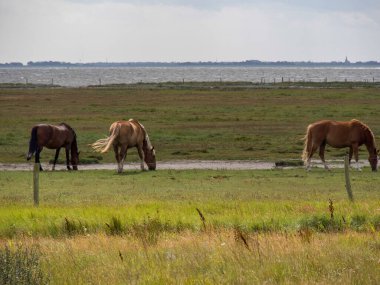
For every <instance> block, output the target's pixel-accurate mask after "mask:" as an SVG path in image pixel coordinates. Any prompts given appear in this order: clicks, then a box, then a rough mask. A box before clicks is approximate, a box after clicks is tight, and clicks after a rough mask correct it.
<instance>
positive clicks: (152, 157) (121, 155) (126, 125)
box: [91, 119, 156, 173]
mask: <svg viewBox="0 0 380 285" xmlns="http://www.w3.org/2000/svg"><path fill="white" fill-rule="evenodd" d="M111 146H112V147H113V149H114V152H115V158H116V161H117V165H118V167H117V172H118V173H121V172H123V166H124V161H125V159H126V156H127V150H128V149H129V148H132V147H136V148H137V151H138V154H139V157H140V160H141V170H145V166H144V162H145V163H146V164H147V166H148V169H149V170H155V169H156V152H155V150H154V147H153V146H152V144H151V142H150V140H149V136H148V133H147V132H146V130H145V127H144V126H143V125H142V124H140V123H139V122H138V121H136V120H134V119H130V120H129V121H117V122H114V123H113V124H112V125H111V126H110V129H109V136H108V137H107V138H105V139H99V140H97V141H96V142H94V143H93V144H91V147H92V148H93V149H94V150H95V151H97V152H101V153H105V152H107V151H108V150H109V149H110V148H111Z"/></svg>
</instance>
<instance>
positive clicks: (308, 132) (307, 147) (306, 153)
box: [302, 125, 312, 164]
mask: <svg viewBox="0 0 380 285" xmlns="http://www.w3.org/2000/svg"><path fill="white" fill-rule="evenodd" d="M303 140H304V149H303V152H302V160H303V162H304V164H306V161H307V160H308V158H309V153H310V151H311V144H312V135H311V125H309V126H308V127H307V129H306V135H305V136H304V137H303Z"/></svg>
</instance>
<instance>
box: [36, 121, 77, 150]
mask: <svg viewBox="0 0 380 285" xmlns="http://www.w3.org/2000/svg"><path fill="white" fill-rule="evenodd" d="M36 127H37V141H38V145H39V146H41V147H47V148H51V149H56V148H59V147H62V146H66V145H69V144H71V142H72V141H73V139H74V136H75V135H74V133H73V132H72V131H71V130H70V129H68V128H67V127H66V126H65V125H58V126H55V125H48V124H39V125H37V126H36Z"/></svg>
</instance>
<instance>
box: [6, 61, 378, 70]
mask: <svg viewBox="0 0 380 285" xmlns="http://www.w3.org/2000/svg"><path fill="white" fill-rule="evenodd" d="M197 66H199V67H213V66H215V67H305V68H307V67H326V68H328V67H344V68H355V67H357V68H360V67H361V68H363V67H367V68H371V67H372V68H373V67H379V68H380V62H378V61H366V62H362V61H358V62H349V61H348V60H346V61H331V62H311V61H259V60H246V61H231V62H227V61H226V62H213V61H199V62H89V63H71V62H61V61H36V62H33V61H29V62H28V63H27V64H23V63H21V62H10V63H0V68H28V67H39V68H42V67H47V68H49V67H197Z"/></svg>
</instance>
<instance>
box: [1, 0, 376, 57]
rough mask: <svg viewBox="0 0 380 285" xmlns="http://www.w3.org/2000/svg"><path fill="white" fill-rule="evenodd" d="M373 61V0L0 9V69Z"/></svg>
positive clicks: (16, 1)
mask: <svg viewBox="0 0 380 285" xmlns="http://www.w3.org/2000/svg"><path fill="white" fill-rule="evenodd" d="M346 56H347V57H348V59H349V60H350V61H352V62H356V61H368V60H376V61H380V1H379V0H359V1H354V0H314V1H308V0H287V1H280V0H219V1H217V0H173V1H169V0H140V1H139V0H0V63H5V62H23V63H26V62H28V61H44V60H54V61H66V62H82V63H85V62H141V61H166V62H178V61H181V62H183V61H244V60H252V59H257V60H262V61H323V62H326V61H343V60H344V59H345V57H346Z"/></svg>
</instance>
